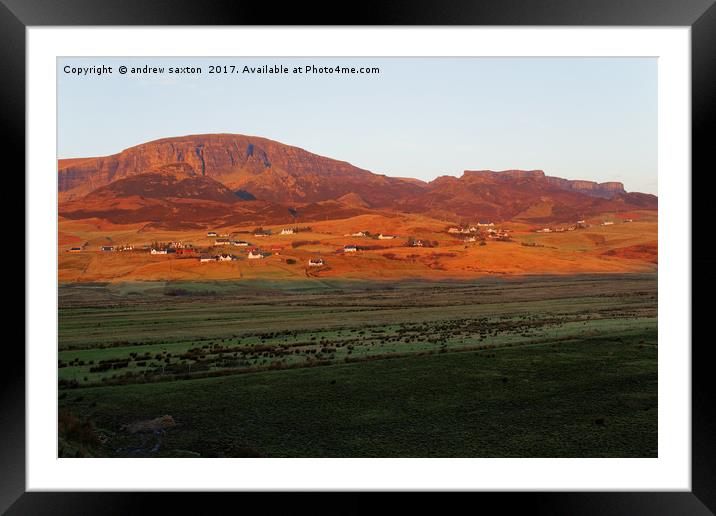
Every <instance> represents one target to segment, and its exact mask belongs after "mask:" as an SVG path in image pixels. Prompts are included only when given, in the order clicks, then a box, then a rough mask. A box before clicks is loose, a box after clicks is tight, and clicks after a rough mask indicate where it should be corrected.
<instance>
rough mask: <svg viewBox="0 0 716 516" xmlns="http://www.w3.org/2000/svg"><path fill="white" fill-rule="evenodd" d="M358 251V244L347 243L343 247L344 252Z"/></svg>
mask: <svg viewBox="0 0 716 516" xmlns="http://www.w3.org/2000/svg"><path fill="white" fill-rule="evenodd" d="M357 251H358V246H355V245H347V246H344V247H343V252H344V253H355V252H357Z"/></svg>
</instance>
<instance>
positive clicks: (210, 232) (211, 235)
mask: <svg viewBox="0 0 716 516" xmlns="http://www.w3.org/2000/svg"><path fill="white" fill-rule="evenodd" d="M206 236H208V237H215V236H217V235H216V231H209V232H208V233H207V234H206Z"/></svg>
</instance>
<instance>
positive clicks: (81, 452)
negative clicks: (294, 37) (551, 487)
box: [48, 57, 658, 458]
mask: <svg viewBox="0 0 716 516" xmlns="http://www.w3.org/2000/svg"><path fill="white" fill-rule="evenodd" d="M122 68H123V69H124V70H125V71H120V70H121V69H122ZM57 70H58V72H57V81H58V111H57V115H58V150H57V169H56V171H55V173H56V181H57V242H58V246H57V279H58V291H57V296H58V298H57V299H58V320H57V321H58V322H57V324H58V342H57V344H56V346H57V347H56V349H51V350H49V349H48V353H57V364H58V366H57V367H58V369H57V386H58V399H57V411H58V412H57V413H58V428H57V432H58V435H57V440H58V444H57V445H58V449H57V454H58V457H80V458H82V457H110V458H128V457H129V458H131V457H137V458H148V457H156V458H170V457H186V458H189V457H196V458H202V457H203V458H205V457H214V458H216V457H218V458H246V457H257V458H258V457H265V458H277V457H278V458H293V457H339V458H341V457H346V458H348V457H374V458H381V457H419V458H432V457H475V458H476V457H485V458H502V457H634V458H636V457H658V433H657V427H658V424H657V423H658V421H657V412H658V410H657V409H658V403H657V401H658V390H657V387H658V378H657V355H658V335H657V327H658V324H657V299H658V281H657V273H658V191H657V145H656V143H657V138H656V137H657V109H656V106H657V103H656V92H657V73H656V72H657V64H656V59H652V58H447V57H440V58H392V57H391V58H224V57H222V58H194V57H192V58H144V57H142V58H116V57H112V58H81V57H76V58H62V59H58V63H57ZM49 180H50V178H49V177H48V181H49Z"/></svg>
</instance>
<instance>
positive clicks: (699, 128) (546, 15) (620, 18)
mask: <svg viewBox="0 0 716 516" xmlns="http://www.w3.org/2000/svg"><path fill="white" fill-rule="evenodd" d="M354 7H355V8H354V9H350V10H341V9H339V4H337V3H328V2H322V1H319V2H312V3H311V4H304V3H298V2H297V3H292V4H289V5H286V6H281V8H278V9H277V8H275V7H274V6H272V5H271V4H269V3H260V2H247V1H245V0H231V1H228V0H219V1H207V0H204V1H202V2H196V1H190V0H173V1H171V2H167V1H162V0H102V1H99V0H94V1H93V0H63V1H58V0H55V1H50V0H0V63H1V64H2V72H3V73H2V75H3V80H2V81H0V89H1V90H2V95H0V106H1V108H0V114H1V115H2V121H3V123H2V127H1V129H0V130H1V131H2V133H3V137H4V138H3V139H2V141H3V143H4V144H5V148H6V149H12V150H13V152H12V154H13V155H14V156H15V157H16V158H18V163H17V164H16V165H15V170H17V171H19V170H25V162H24V161H25V160H24V152H22V151H21V149H24V148H25V146H24V138H25V103H26V99H25V51H26V49H25V44H26V39H25V30H26V28H27V27H28V26H63V25H72V26H90V25H553V26H567V25H573V26H589V25H591V26H610V25H618V26H688V27H691V43H692V69H691V72H692V176H691V180H692V242H693V244H692V249H691V253H692V254H691V256H692V270H691V273H692V278H697V279H698V281H696V282H693V283H692V306H691V308H692V321H693V324H692V341H693V343H694V345H692V342H683V343H671V344H673V345H681V346H689V345H692V348H691V349H692V490H691V491H690V492H589V493H586V492H585V493H537V492H534V493H501V494H499V493H480V494H478V496H480V497H481V498H482V499H483V500H488V499H489V500H491V501H496V502H498V503H499V504H500V510H501V511H505V510H507V511H508V512H511V511H512V510H514V509H520V510H529V511H530V512H531V513H533V514H614V515H621V514H625V515H626V514H630V515H631V514H695V515H698V514H714V513H716V451H715V450H716V448H715V444H714V436H716V417H715V415H714V414H715V411H714V405H716V404H715V403H714V396H713V395H714V388H713V383H712V382H711V377H712V365H711V362H710V361H709V360H708V358H709V348H710V347H711V344H710V342H709V341H708V340H707V339H703V340H701V341H699V340H698V339H697V338H696V337H697V335H698V332H696V331H695V330H696V329H697V328H703V327H705V325H706V324H707V322H706V321H708V320H709V319H708V314H707V310H708V309H709V305H708V303H707V300H708V297H706V296H707V295H708V293H709V292H710V291H712V289H711V287H712V286H713V285H714V281H713V280H714V277H716V272H714V271H716V260H714V259H713V258H712V256H713V255H711V254H710V253H709V251H708V249H707V245H708V244H707V243H703V244H700V243H699V240H698V238H697V236H699V235H708V232H709V229H710V228H709V227H708V226H707V225H708V223H709V216H710V213H709V212H708V211H707V210H708V204H707V202H708V196H710V195H713V194H712V192H714V191H716V190H714V189H713V188H712V187H711V185H712V182H713V179H712V177H713V172H711V170H710V168H712V167H713V165H712V162H713V157H712V155H713V151H712V147H713V137H712V136H711V135H712V134H714V131H713V129H714V125H715V122H714V120H715V118H716V117H715V116H714V115H715V114H716V6H714V0H581V1H580V0H576V1H574V0H573V1H569V0H553V1H539V0H501V1H500V0H489V1H484V0H483V1H468V0H453V1H451V2H438V1H435V0H413V1H409V0H402V1H394V2H391V3H385V4H381V3H380V2H376V1H373V0H370V1H363V2H360V4H356V5H355V6H354ZM344 12H345V13H347V14H343V13H344ZM707 165H708V166H709V168H707ZM6 172H10V170H9V169H6ZM697 178H698V185H699V188H694V187H693V185H694V180H695V179H697ZM19 187H20V188H23V191H24V183H23V184H22V186H19ZM6 195H7V194H6ZM16 218H17V215H16V213H15V219H16ZM8 220H9V219H8ZM28 237H30V235H26V239H27V238H28ZM705 240H708V238H706V239H705ZM697 244H699V245H697ZM699 297H701V298H702V302H701V303H699V302H697V301H698V300H699ZM704 335H705V334H704ZM9 344H12V345H9ZM3 353H4V354H5V353H7V355H9V358H7V357H6V358H5V360H6V361H7V360H8V359H9V360H10V363H12V364H13V367H9V368H5V370H4V371H3V374H2V375H0V383H1V384H2V391H1V392H2V398H1V399H2V416H1V417H0V432H2V433H1V435H2V438H1V439H0V511H6V510H7V513H8V514H23V515H24V514H50V513H52V514H55V515H64V514H68V515H69V514H73V515H74V514H95V513H101V514H129V513H132V512H142V509H147V508H148V504H149V503H152V502H153V501H158V502H159V503H161V506H162V509H163V510H164V511H170V512H175V511H177V510H178V511H180V512H186V511H188V510H191V509H192V508H193V507H203V508H204V509H206V508H207V507H208V506H207V505H206V504H207V499H206V495H205V494H198V493H193V494H189V493H181V494H178V493H173V494H172V495H171V496H165V495H163V494H160V493H156V494H153V493H143V494H141V493H68V492H66V493H58V492H53V493H37V492H26V489H25V473H26V466H25V368H24V367H22V366H15V364H23V365H24V363H25V354H24V350H23V349H22V348H20V346H18V345H17V344H16V343H15V342H7V343H6V346H5V348H4V350H3ZM214 496H219V497H220V498H219V500H220V501H223V500H225V499H227V498H229V497H236V496H243V497H246V496H249V495H248V494H233V493H232V494H229V493H225V494H212V500H211V502H212V504H213V503H215V502H216V499H215V498H213V497H214ZM222 499H223V500H222ZM243 503H244V504H245V503H247V500H243ZM243 507H249V506H246V505H244V506H243ZM352 508H353V509H354V510H359V509H360V508H361V504H360V502H359V503H357V504H355V505H352ZM366 508H369V507H368V506H367V507H366Z"/></svg>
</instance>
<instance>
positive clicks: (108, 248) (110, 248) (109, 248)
mask: <svg viewBox="0 0 716 516" xmlns="http://www.w3.org/2000/svg"><path fill="white" fill-rule="evenodd" d="M100 251H104V252H111V251H114V246H112V245H103V246H102V247H100Z"/></svg>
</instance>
